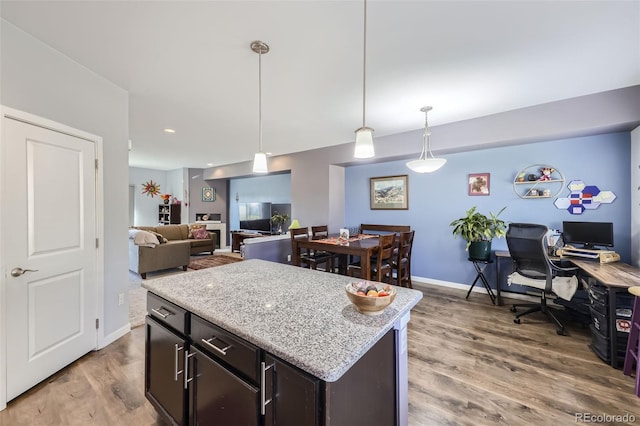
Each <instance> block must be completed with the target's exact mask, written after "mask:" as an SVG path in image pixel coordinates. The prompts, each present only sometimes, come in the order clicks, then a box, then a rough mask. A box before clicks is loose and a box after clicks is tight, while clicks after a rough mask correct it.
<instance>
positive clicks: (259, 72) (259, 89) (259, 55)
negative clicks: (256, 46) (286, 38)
mask: <svg viewBox="0 0 640 426" xmlns="http://www.w3.org/2000/svg"><path fill="white" fill-rule="evenodd" d="M258 129H259V130H258V131H259V132H260V134H259V135H258V152H262V49H260V50H259V51H258Z"/></svg>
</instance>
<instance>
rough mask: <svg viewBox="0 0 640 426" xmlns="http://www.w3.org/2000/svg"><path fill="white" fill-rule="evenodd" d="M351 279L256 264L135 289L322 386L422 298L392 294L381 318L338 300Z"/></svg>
mask: <svg viewBox="0 0 640 426" xmlns="http://www.w3.org/2000/svg"><path fill="white" fill-rule="evenodd" d="M354 280H357V278H351V277H347V276H343V275H338V274H330V273H327V272H323V271H313V270H310V269H305V268H300V267H296V266H291V265H284V264H280V263H274V262H267V261H263V260H258V259H252V260H245V261H242V262H236V263H232V264H228V265H223V266H217V267H215V268H208V269H201V270H198V271H193V272H187V273H184V274H178V275H172V276H167V277H164V278H156V279H149V280H146V281H143V283H142V286H143V287H144V288H146V289H147V290H149V291H151V292H152V293H155V294H157V295H158V296H160V297H163V298H165V299H167V300H169V301H171V302H174V303H175V304H177V305H179V306H181V307H183V308H184V309H186V310H188V311H190V312H192V313H193V314H196V315H198V316H200V317H202V318H204V319H206V320H208V321H210V322H212V323H213V324H216V325H218V326H219V327H221V328H223V329H225V330H227V331H229V332H231V333H233V334H235V335H237V336H239V337H242V338H243V339H245V340H247V341H248V342H250V343H253V344H254V345H256V346H258V347H259V348H262V349H264V350H266V351H267V352H269V353H271V354H273V355H275V356H277V357H279V358H281V359H283V360H285V361H288V362H290V363H291V364H293V365H295V366H297V367H298V368H300V369H302V370H304V371H306V372H307V373H309V374H311V375H313V376H315V377H318V378H320V379H322V380H324V381H327V382H334V381H336V380H338V379H339V378H340V377H341V376H342V375H343V374H344V373H345V372H346V371H347V370H348V369H349V368H351V366H352V365H353V364H355V362H356V361H358V359H360V357H361V356H362V355H364V354H365V353H366V352H367V351H368V350H369V349H370V348H371V347H372V346H373V345H374V344H375V343H376V342H377V341H378V340H379V339H380V338H382V336H384V335H385V334H386V333H387V332H388V331H389V330H390V329H391V328H393V325H394V323H395V322H396V321H397V320H398V319H399V318H401V317H402V316H403V315H404V314H405V313H407V312H408V311H409V310H410V309H412V308H413V307H414V306H415V305H416V304H417V303H418V301H420V299H421V298H422V292H420V291H417V290H411V289H407V288H400V287H398V288H397V295H396V298H395V300H394V301H393V303H391V305H389V306H388V307H387V308H386V309H385V310H384V312H383V313H382V314H381V315H377V316H367V315H363V314H361V313H359V312H358V311H357V310H356V309H355V307H354V306H353V305H352V304H351V302H350V301H349V299H348V298H347V295H346V293H345V286H346V285H347V284H348V283H349V282H352V281H354Z"/></svg>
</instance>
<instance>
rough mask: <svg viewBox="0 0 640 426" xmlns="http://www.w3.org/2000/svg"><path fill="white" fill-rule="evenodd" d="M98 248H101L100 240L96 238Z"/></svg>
mask: <svg viewBox="0 0 640 426" xmlns="http://www.w3.org/2000/svg"><path fill="white" fill-rule="evenodd" d="M96 248H100V240H99V239H98V238H96Z"/></svg>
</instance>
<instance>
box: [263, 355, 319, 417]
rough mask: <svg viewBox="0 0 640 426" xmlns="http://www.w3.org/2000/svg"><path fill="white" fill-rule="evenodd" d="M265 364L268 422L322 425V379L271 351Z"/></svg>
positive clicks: (266, 414)
mask: <svg viewBox="0 0 640 426" xmlns="http://www.w3.org/2000/svg"><path fill="white" fill-rule="evenodd" d="M265 364H266V366H269V369H268V370H267V371H266V373H267V374H265V381H266V383H265V391H266V394H265V402H266V401H270V402H269V403H268V404H266V406H265V417H264V424H265V426H272V425H278V426H298V425H306V426H315V425H319V424H320V410H318V409H317V407H319V401H318V397H319V395H320V380H319V379H317V378H315V377H312V376H309V375H308V374H306V373H304V372H301V371H300V370H298V369H296V368H295V367H293V366H291V365H289V364H287V363H284V362H282V361H280V360H278V359H277V358H274V357H272V356H271V355H267V356H265Z"/></svg>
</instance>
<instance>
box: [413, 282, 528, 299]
mask: <svg viewBox="0 0 640 426" xmlns="http://www.w3.org/2000/svg"><path fill="white" fill-rule="evenodd" d="M411 283H412V284H413V288H414V289H416V290H420V291H422V292H423V293H424V292H425V291H428V288H427V287H425V286H424V285H425V284H428V285H437V286H440V287H447V288H454V289H456V290H464V291H469V284H461V283H455V282H451V281H442V280H434V279H432V278H424V277H416V276H411ZM493 290H494V292H493V294H496V292H495V289H493ZM471 292H472V293H486V290H485V288H484V287H483V286H482V284H481V285H477V284H476V286H475V287H474V288H473V290H471ZM500 297H502V298H503V299H504V298H505V297H506V298H509V299H518V300H524V301H527V302H536V301H539V297H535V296H532V295H529V294H522V293H511V292H508V291H504V290H501V291H500Z"/></svg>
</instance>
